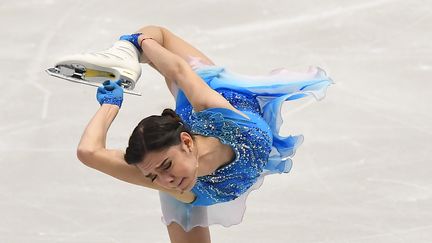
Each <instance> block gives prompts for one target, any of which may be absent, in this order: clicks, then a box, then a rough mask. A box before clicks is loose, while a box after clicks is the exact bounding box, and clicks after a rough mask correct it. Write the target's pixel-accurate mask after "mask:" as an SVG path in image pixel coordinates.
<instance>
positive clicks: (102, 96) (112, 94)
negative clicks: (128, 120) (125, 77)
mask: <svg viewBox="0 0 432 243" xmlns="http://www.w3.org/2000/svg"><path fill="white" fill-rule="evenodd" d="M120 84H121V80H118V81H116V82H113V81H110V80H107V81H105V82H103V86H101V87H99V88H98V89H97V93H96V99H97V100H98V101H99V104H100V105H103V104H112V105H116V106H118V107H121V105H122V102H123V88H122V87H121V86H120Z"/></svg>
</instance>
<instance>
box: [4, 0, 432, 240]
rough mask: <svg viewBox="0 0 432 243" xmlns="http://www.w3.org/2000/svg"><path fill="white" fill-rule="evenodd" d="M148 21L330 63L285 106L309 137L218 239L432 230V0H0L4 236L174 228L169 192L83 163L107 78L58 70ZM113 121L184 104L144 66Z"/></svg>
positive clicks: (213, 51) (135, 236)
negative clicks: (67, 59) (316, 87)
mask: <svg viewBox="0 0 432 243" xmlns="http://www.w3.org/2000/svg"><path fill="white" fill-rule="evenodd" d="M148 24H154V25H162V26H165V27H167V28H169V29H170V30H172V31H173V32H175V33H176V34H178V35H180V36H182V37H183V38H185V39H186V40H188V41H189V42H191V43H192V44H194V45H195V46H197V47H198V48H199V49H201V50H202V51H203V52H204V53H206V54H207V55H208V56H209V57H210V58H212V59H213V60H214V62H215V63H217V64H220V65H223V66H226V67H227V68H229V69H231V70H233V71H237V72H240V73H244V74H252V75H255V74H265V73H267V72H268V71H270V70H272V69H275V68H279V67H287V68H294V69H295V70H303V69H306V68H307V67H308V66H309V65H318V66H321V67H322V68H324V69H325V70H326V71H327V72H328V73H329V74H330V76H331V77H332V78H333V79H334V81H335V83H336V84H335V85H333V86H331V87H330V88H329V90H328V93H327V97H326V98H325V99H324V100H323V101H321V102H318V103H316V102H315V103H308V102H307V103H301V104H298V106H290V105H286V106H284V111H285V115H284V120H285V123H284V125H283V127H282V130H283V132H284V134H290V133H293V134H298V133H302V134H303V135H304V136H305V142H304V144H303V145H302V146H301V147H300V149H299V150H298V151H297V154H296V156H295V157H294V167H293V170H292V171H291V172H290V173H289V174H285V175H280V176H278V175H275V176H270V177H267V178H266V180H265V182H264V185H263V186H262V187H261V189H260V190H258V191H255V192H253V193H252V194H251V195H250V197H249V200H248V204H247V206H248V208H247V211H246V215H245V217H244V220H243V222H242V224H240V225H237V226H233V227H230V228H224V227H222V226H214V227H211V234H212V240H213V242H235V243H258V242H278V243H288V242H295V243H318V242H320V243H345V242H349V243H390V242H391V243H400V242H407V243H430V242H432V158H431V157H432V98H431V97H432V79H431V77H432V1H430V0H423V1H422V0H416V1H402V0H365V1H353V0H351V1H342V0H321V1H282V0H281V1H276V0H260V1H258V0H240V1H229V0H191V1H188V0H185V1H148V0H141V1H138V0H136V1H112V0H109V1H107V0H105V1H101V0H99V1H85V0H75V1H71V0H65V1H60V0H58V1H54V0H45V1H40V0H22V1H20V0H15V1H12V0H0V29H1V33H0V35H1V38H0V53H1V55H0V73H1V81H0V84H1V88H0V243H21V242H23V243H39V242H44V243H45V242H47V243H57V242H64V243H84V242H85V243H87V242H91V243H107V242H119V243H138V242H152V243H157V242H168V241H169V239H168V235H167V232H166V228H165V226H164V225H163V224H162V223H161V221H160V215H161V212H160V208H159V199H158V195H157V192H155V191H151V190H148V189H145V188H140V187H138V186H133V185H129V184H126V183H124V182H120V181H117V180H115V179H112V178H110V177H108V176H106V175H103V174H101V173H99V172H97V171H94V170H92V169H89V168H87V167H85V166H84V165H83V164H81V163H80V162H79V161H78V160H77V158H76V156H75V149H76V145H77V143H78V140H79V138H80V135H81V133H82V131H83V129H84V127H85V125H86V123H87V122H88V120H89V119H90V117H91V116H92V115H93V113H94V112H95V111H96V109H97V108H98V106H99V104H98V103H97V102H96V100H95V89H94V88H92V87H87V86H81V85H77V84H73V83H69V82H66V81H63V80H60V79H56V78H53V77H50V76H48V75H47V74H46V73H45V72H44V69H46V68H48V67H50V66H52V65H53V64H54V63H55V61H56V60H57V58H59V57H61V56H63V55H66V54H73V53H78V52H85V51H95V50H102V49H105V48H108V47H109V46H110V45H111V43H112V42H113V41H114V40H116V39H117V38H118V37H119V36H120V35H122V34H125V33H130V32H133V31H135V30H136V29H137V28H138V27H140V26H143V25H148ZM138 89H139V90H140V91H142V92H143V94H144V96H143V97H133V96H126V98H125V101H124V103H123V108H122V110H121V112H120V114H119V115H118V117H117V119H116V121H115V123H114V124H113V126H112V129H111V130H110V131H111V132H110V134H109V146H110V147H114V148H125V146H126V143H127V139H128V136H129V133H130V132H131V130H132V128H133V127H134V126H135V124H136V123H137V122H138V121H139V120H141V118H143V117H145V116H148V115H151V114H157V113H160V112H161V111H162V109H163V108H165V107H173V104H174V102H173V100H172V98H170V95H169V93H168V91H167V90H166V88H165V84H164V82H163V79H162V78H161V77H160V76H159V75H158V74H157V73H156V72H155V71H153V70H151V69H150V68H148V67H146V66H143V75H142V76H141V79H140V81H139V83H138Z"/></svg>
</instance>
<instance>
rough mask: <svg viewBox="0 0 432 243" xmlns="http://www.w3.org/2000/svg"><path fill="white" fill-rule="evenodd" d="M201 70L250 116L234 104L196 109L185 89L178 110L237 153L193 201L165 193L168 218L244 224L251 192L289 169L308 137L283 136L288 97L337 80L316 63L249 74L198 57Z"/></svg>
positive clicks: (187, 224) (321, 92)
mask: <svg viewBox="0 0 432 243" xmlns="http://www.w3.org/2000/svg"><path fill="white" fill-rule="evenodd" d="M190 64H191V66H192V67H193V68H194V70H195V72H196V73H197V74H198V75H199V76H200V77H201V78H202V79H203V80H204V81H205V82H206V83H207V84H208V85H209V86H210V87H211V88H213V89H214V90H216V91H218V92H219V93H220V94H221V95H222V96H224V97H225V99H227V100H228V101H229V102H230V103H231V104H232V105H233V106H234V107H235V108H236V109H238V110H240V111H241V112H242V113H244V114H245V115H247V116H248V118H249V119H248V118H246V117H244V116H242V115H240V114H238V113H236V112H234V111H231V110H228V109H224V108H212V109H207V110H203V111H200V112H195V111H193V109H192V106H191V104H190V103H189V101H188V100H187V98H186V96H185V95H184V93H183V92H182V91H181V90H180V91H179V92H178V94H177V98H176V112H177V114H179V115H180V116H181V118H182V119H183V121H184V122H185V123H187V124H188V125H189V126H190V128H191V130H192V132H194V133H195V134H200V135H203V136H211V137H216V138H218V139H219V140H220V141H221V142H222V143H224V144H227V145H229V146H231V148H232V149H233V151H234V152H235V158H234V160H233V161H232V162H230V163H228V164H227V165H225V166H223V167H221V168H218V169H217V170H216V171H215V172H214V173H212V174H210V175H206V176H202V177H198V179H197V183H196V184H195V186H194V187H193V188H192V192H193V193H194V194H195V195H196V196H197V197H196V199H195V201H194V202H192V203H182V202H179V201H177V200H176V199H174V198H173V197H171V196H170V195H168V194H166V193H163V192H160V199H161V207H162V213H163V217H162V221H163V222H164V223H165V224H166V225H168V224H170V223H171V222H177V223H178V224H180V225H181V226H182V227H183V228H184V229H185V230H186V231H189V230H191V229H192V228H193V227H195V226H209V225H211V224H220V225H223V226H230V225H234V224H238V223H240V222H241V220H242V218H243V214H244V211H245V208H246V205H245V203H246V198H247V196H248V194H249V193H250V192H251V191H253V190H255V189H257V188H259V187H260V186H261V184H262V182H263V179H264V177H265V176H266V175H269V174H274V173H287V172H289V171H290V169H291V167H292V160H291V157H292V156H293V155H294V153H295V150H296V149H297V147H298V146H299V145H300V144H301V143H302V142H303V136H302V135H298V136H288V137H282V136H280V135H279V128H280V126H281V124H282V118H281V107H282V103H283V102H284V101H289V100H295V99H299V98H303V97H306V96H308V95H311V96H313V97H315V98H316V99H322V98H323V97H324V96H325V92H326V89H327V87H328V86H329V85H330V84H331V83H332V81H331V79H330V78H329V77H327V76H326V74H325V72H324V71H322V70H321V69H319V68H311V69H310V70H309V71H308V72H306V73H295V72H290V71H287V70H286V69H280V70H276V71H274V72H272V73H270V74H269V75H267V76H245V75H240V74H236V73H233V72H230V71H228V70H226V69H225V68H223V67H219V66H209V65H205V64H202V63H201V62H199V59H193V60H192V61H191V62H190Z"/></svg>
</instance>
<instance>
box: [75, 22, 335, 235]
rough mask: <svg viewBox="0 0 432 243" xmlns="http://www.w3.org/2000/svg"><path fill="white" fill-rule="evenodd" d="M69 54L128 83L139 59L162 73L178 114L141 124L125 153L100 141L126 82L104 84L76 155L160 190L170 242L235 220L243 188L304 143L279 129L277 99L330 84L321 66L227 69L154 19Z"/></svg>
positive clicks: (286, 166) (284, 166)
mask: <svg viewBox="0 0 432 243" xmlns="http://www.w3.org/2000/svg"><path fill="white" fill-rule="evenodd" d="M73 59H74V60H75V62H77V63H80V64H81V65H83V66H86V67H88V66H89V65H90V66H91V67H92V68H93V69H95V70H105V71H107V70H108V71H109V70H114V69H115V70H117V71H119V70H120V72H122V75H123V76H125V77H129V78H130V80H137V79H138V77H139V75H140V74H141V67H140V64H139V62H141V63H146V64H149V65H150V66H151V67H153V68H154V69H156V70H157V71H158V72H159V73H160V74H161V75H162V76H163V77H164V78H165V82H166V85H167V87H168V89H169V91H170V92H171V93H172V95H173V96H174V98H175V100H176V107H175V111H174V110H171V109H165V110H164V111H163V112H162V113H161V115H152V116H149V117H147V118H144V119H143V120H142V121H141V122H139V124H138V125H137V126H136V127H135V129H134V130H133V132H132V135H131V136H130V139H129V144H128V147H127V148H126V151H125V152H124V151H122V150H114V149H108V148H107V147H106V136H107V132H108V129H109V127H110V125H111V123H112V122H113V121H114V118H115V117H116V115H117V114H118V112H119V110H120V108H121V105H122V101H123V88H122V87H121V85H122V83H120V82H114V81H106V82H104V83H103V86H102V87H99V88H98V90H97V100H98V102H99V103H100V104H101V106H100V108H99V109H98V110H97V112H96V114H95V115H94V117H93V118H92V119H91V121H90V122H89V124H88V125H87V127H86V129H85V130H84V133H83V135H82V138H81V141H80V143H79V146H78V149H77V156H78V158H79V159H80V160H81V161H82V162H83V163H84V164H85V165H87V166H89V167H91V168H94V169H96V170H99V171H101V172H103V173H106V174H108V175H111V176H113V177H115V178H117V179H120V180H123V181H126V182H129V183H132V184H137V185H140V186H144V187H148V188H152V189H156V190H158V191H159V194H160V200H161V207H162V213H163V217H162V221H163V222H164V223H165V224H166V226H167V229H168V233H169V237H170V240H171V242H174V243H179V242H189V243H190V242H200V243H202V242H210V232H209V228H208V226H209V225H211V224H220V225H224V226H230V225H233V224H238V223H240V222H241V220H242V217H243V214H244V211H245V201H246V198H247V195H248V194H249V192H251V191H252V190H255V189H257V188H258V187H260V185H261V183H262V182H263V178H264V176H266V175H269V174H275V173H286V172H288V171H289V170H290V169H291V165H292V161H291V157H292V156H293V155H294V152H295V150H296V149H297V147H298V146H299V145H300V144H301V143H302V141H303V137H302V136H301V135H299V136H288V137H282V136H280V135H279V128H280V125H281V123H282V119H281V114H280V112H281V106H282V103H283V102H284V101H289V100H295V99H299V98H303V97H305V96H308V95H311V96H313V97H315V98H317V99H321V98H323V97H324V94H325V90H326V88H327V86H328V85H329V84H331V79H329V78H328V77H327V76H326V74H325V72H324V71H322V70H321V69H319V68H311V69H310V70H309V71H308V72H305V73H295V72H290V71H287V70H285V69H280V70H277V71H274V72H272V73H270V74H269V75H265V76H246V75H240V74H236V73H234V72H230V71H229V70H226V69H225V68H223V67H221V66H217V65H215V64H214V63H213V62H212V61H211V60H210V59H209V58H208V57H207V56H205V55H204V54H203V53H201V52H200V51H199V50H197V49H196V48H194V47H193V46H191V45H190V44H188V43H187V42H186V41H184V40H182V39H181V38H179V37H178V36H176V35H174V34H173V33H172V32H170V31H169V30H167V29H165V28H162V27H158V26H146V27H143V28H141V29H139V30H138V31H137V33H135V34H131V35H125V36H122V37H121V38H120V40H119V41H117V42H116V43H115V44H114V45H113V47H112V48H110V49H108V50H106V51H103V52H96V53H90V54H82V55H78V56H75V57H74V58H73ZM69 60H71V59H69Z"/></svg>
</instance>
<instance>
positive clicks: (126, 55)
mask: <svg viewBox="0 0 432 243" xmlns="http://www.w3.org/2000/svg"><path fill="white" fill-rule="evenodd" d="M139 55H140V53H139V51H138V50H137V49H136V48H135V46H134V45H133V44H131V43H130V42H128V41H124V40H119V41H117V42H115V43H114V45H113V46H112V47H111V48H110V49H108V50H105V51H100V52H93V53H85V54H77V55H71V56H66V57H64V58H62V59H61V60H60V61H59V62H58V63H57V64H56V65H55V67H54V68H49V69H47V70H46V72H47V73H48V74H50V75H52V76H54V77H58V78H62V79H66V80H68V81H71V82H75V83H80V84H86V85H91V86H96V87H98V86H101V83H103V82H104V81H106V80H113V81H116V80H122V87H123V88H124V92H125V93H128V94H133V95H141V94H140V93H137V92H134V91H133V89H134V88H135V85H136V83H137V81H138V79H139V77H140V76H141V65H140V63H139V61H138V60H139Z"/></svg>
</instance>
